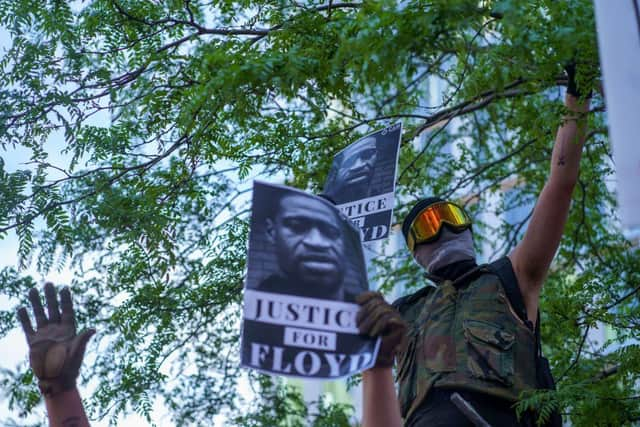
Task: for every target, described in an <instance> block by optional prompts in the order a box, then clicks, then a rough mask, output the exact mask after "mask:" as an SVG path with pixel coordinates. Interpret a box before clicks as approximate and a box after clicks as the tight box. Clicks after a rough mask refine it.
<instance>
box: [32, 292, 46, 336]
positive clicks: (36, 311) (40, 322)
mask: <svg viewBox="0 0 640 427" xmlns="http://www.w3.org/2000/svg"><path fill="white" fill-rule="evenodd" d="M29 301H31V307H33V315H34V316H35V318H36V327H38V328H41V327H43V326H45V325H46V324H47V318H46V316H45V315H44V308H42V302H41V301H40V294H39V293H38V290H37V289H36V288H31V289H30V290H29Z"/></svg>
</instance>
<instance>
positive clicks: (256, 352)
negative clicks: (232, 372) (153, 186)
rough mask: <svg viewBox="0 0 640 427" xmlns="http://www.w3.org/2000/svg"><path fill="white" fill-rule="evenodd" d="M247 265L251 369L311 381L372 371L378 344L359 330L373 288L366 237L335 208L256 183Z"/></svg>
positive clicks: (245, 358)
mask: <svg viewBox="0 0 640 427" xmlns="http://www.w3.org/2000/svg"><path fill="white" fill-rule="evenodd" d="M247 262H248V269H247V270H248V271H247V280H246V284H245V290H244V298H243V301H244V303H243V312H244V318H243V330H242V344H241V349H242V352H241V363H242V365H243V366H245V367H248V368H251V369H256V370H259V371H261V372H266V373H272V374H277V375H287V376H296V377H306V378H340V377H344V376H347V375H352V374H354V373H357V372H361V371H362V370H364V369H367V367H371V366H372V363H373V360H375V356H376V351H377V345H378V344H377V342H378V340H375V339H372V338H369V337H365V336H362V335H360V332H359V330H358V328H357V327H356V314H357V312H358V309H359V306H358V305H357V304H356V296H357V295H359V294H361V293H362V292H364V291H366V290H368V288H369V284H368V280H367V272H366V266H365V262H364V254H363V250H362V243H361V241H360V234H359V231H358V230H357V229H356V227H355V226H354V225H353V224H352V223H351V221H350V220H349V219H348V218H347V217H345V216H344V215H343V214H341V213H340V211H339V210H338V209H337V208H336V207H335V206H334V205H333V204H332V203H330V202H329V201H327V200H325V199H324V198H321V197H319V196H314V195H311V194H307V193H305V192H303V191H300V190H297V189H294V188H289V187H285V186H281V185H274V184H267V183H261V182H255V183H254V189H253V208H252V214H251V230H250V233H249V252H248V260H247Z"/></svg>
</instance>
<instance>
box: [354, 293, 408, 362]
mask: <svg viewBox="0 0 640 427" xmlns="http://www.w3.org/2000/svg"><path fill="white" fill-rule="evenodd" d="M356 302H357V303H358V304H360V311H358V315H357V317H356V324H357V325H358V329H359V330H360V333H361V334H364V335H369V336H371V337H375V336H380V337H381V338H382V343H381V344H380V350H379V351H378V358H377V359H376V363H375V367H385V368H388V367H391V366H393V358H394V357H395V355H396V353H397V352H398V351H399V350H400V348H401V347H402V345H403V343H404V340H405V339H406V336H407V323H406V322H405V321H404V320H402V317H400V313H398V310H396V309H395V308H393V306H391V304H389V303H387V302H386V301H385V300H384V298H383V297H382V294H380V292H371V291H367V292H363V293H361V294H360V295H358V296H357V297H356Z"/></svg>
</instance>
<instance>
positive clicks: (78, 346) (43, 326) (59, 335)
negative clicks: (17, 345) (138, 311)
mask: <svg viewBox="0 0 640 427" xmlns="http://www.w3.org/2000/svg"><path fill="white" fill-rule="evenodd" d="M44 294H45V299H46V302H47V311H48V314H49V318H48V319H47V317H46V316H45V314H44V308H43V307H42V303H41V302H40V295H39V294H38V291H37V290H36V289H35V288H31V290H30V291H29V301H31V306H32V307H33V315H34V317H35V319H36V325H37V330H35V331H34V330H33V328H32V326H31V321H30V320H29V314H28V313H27V309H26V308H24V307H21V308H20V309H19V310H18V319H19V320H20V323H21V324H22V329H23V330H24V334H25V335H26V337H27V344H28V345H29V362H30V364H31V369H33V373H34V374H35V376H36V377H37V378H38V380H39V381H38V386H39V387H40V392H42V394H43V395H45V396H54V395H56V394H59V393H61V392H63V391H66V390H71V389H73V388H74V387H75V386H76V378H78V374H79V373H80V365H81V364H82V358H83V357H84V350H85V348H86V346H87V342H88V341H89V339H90V338H91V337H92V336H93V334H95V333H96V331H95V329H88V330H86V331H83V332H82V333H80V334H79V335H78V334H76V322H75V315H74V313H73V305H72V303H71V293H70V292H69V289H68V288H63V289H62V290H61V291H60V305H61V307H62V313H61V312H60V310H59V308H58V298H57V295H56V288H55V287H54V286H53V283H46V284H45V285H44Z"/></svg>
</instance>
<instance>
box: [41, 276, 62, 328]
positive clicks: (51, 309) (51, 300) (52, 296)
mask: <svg viewBox="0 0 640 427" xmlns="http://www.w3.org/2000/svg"><path fill="white" fill-rule="evenodd" d="M44 298H45V300H46V302H47V312H48V313H49V322H54V323H59V322H60V309H59V308H58V296H57V295H56V288H55V286H53V283H51V282H47V283H45V284H44Z"/></svg>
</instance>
